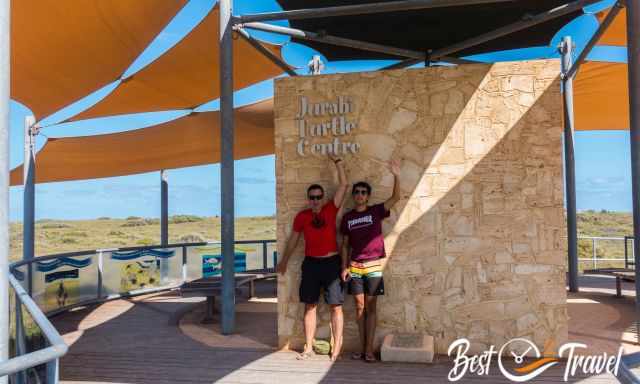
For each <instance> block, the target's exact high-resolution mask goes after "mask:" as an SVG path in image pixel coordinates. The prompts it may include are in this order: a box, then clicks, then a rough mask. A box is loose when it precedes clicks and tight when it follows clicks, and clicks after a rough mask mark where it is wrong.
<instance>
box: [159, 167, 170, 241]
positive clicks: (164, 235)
mask: <svg viewBox="0 0 640 384" xmlns="http://www.w3.org/2000/svg"><path fill="white" fill-rule="evenodd" d="M160 244H161V245H167V244H169V181H168V176H167V172H166V171H165V170H164V169H163V170H162V171H160Z"/></svg>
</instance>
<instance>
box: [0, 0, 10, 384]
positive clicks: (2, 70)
mask: <svg viewBox="0 0 640 384" xmlns="http://www.w3.org/2000/svg"><path fill="white" fill-rule="evenodd" d="M10 18H11V1H10V0H0V309H1V310H0V361H5V360H7V359H8V358H9V283H8V281H7V278H8V276H9V131H10V129H9V100H10V91H9V88H10V83H11V59H10V57H11V54H10V53H11V52H10V51H11V38H10V36H11V26H10ZM7 382H8V377H0V384H4V383H7Z"/></svg>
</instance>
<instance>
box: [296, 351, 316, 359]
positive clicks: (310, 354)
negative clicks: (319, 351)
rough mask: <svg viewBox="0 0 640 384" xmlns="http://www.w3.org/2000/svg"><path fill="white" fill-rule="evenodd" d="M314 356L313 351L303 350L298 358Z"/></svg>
mask: <svg viewBox="0 0 640 384" xmlns="http://www.w3.org/2000/svg"><path fill="white" fill-rule="evenodd" d="M311 356H313V351H307V352H301V353H298V356H296V360H308V359H309V358H311Z"/></svg>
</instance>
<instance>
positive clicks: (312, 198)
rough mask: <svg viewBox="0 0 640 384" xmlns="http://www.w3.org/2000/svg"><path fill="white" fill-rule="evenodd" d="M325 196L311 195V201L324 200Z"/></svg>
mask: <svg viewBox="0 0 640 384" xmlns="http://www.w3.org/2000/svg"><path fill="white" fill-rule="evenodd" d="M323 197H324V195H309V200H318V201H319V200H322V198H323Z"/></svg>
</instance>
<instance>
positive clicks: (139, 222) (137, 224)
mask: <svg viewBox="0 0 640 384" xmlns="http://www.w3.org/2000/svg"><path fill="white" fill-rule="evenodd" d="M144 225H147V223H145V222H144V221H143V220H135V221H127V222H126V223H124V224H122V225H120V226H121V227H142V226H144Z"/></svg>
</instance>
